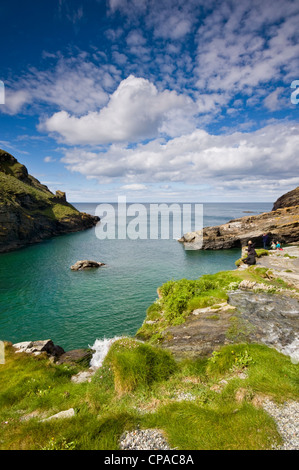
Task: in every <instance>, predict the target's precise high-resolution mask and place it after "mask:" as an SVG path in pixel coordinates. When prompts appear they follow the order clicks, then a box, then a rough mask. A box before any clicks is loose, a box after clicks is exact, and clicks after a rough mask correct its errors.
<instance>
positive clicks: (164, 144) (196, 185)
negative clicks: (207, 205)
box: [0, 0, 299, 202]
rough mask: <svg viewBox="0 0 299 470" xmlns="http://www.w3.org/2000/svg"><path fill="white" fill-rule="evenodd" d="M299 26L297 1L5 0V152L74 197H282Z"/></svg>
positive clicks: (1, 21) (295, 175)
mask: <svg viewBox="0 0 299 470" xmlns="http://www.w3.org/2000/svg"><path fill="white" fill-rule="evenodd" d="M298 25H299V2H298V0H294V1H293V0H271V1H269V0H263V1H262V2H261V1H260V0H258V1H256V0H241V1H240V0H231V1H226V0H217V1H216V0H215V1H214V0H84V1H83V0H44V1H40V0H29V1H28V2H24V1H21V0H9V1H8V0H5V1H2V2H1V4H0V27H1V37H2V40H1V44H0V50H1V54H0V57H1V63H0V80H1V81H2V82H3V83H4V87H5V104H0V147H1V148H3V149H5V150H7V151H9V152H10V153H12V154H13V155H14V156H16V158H18V160H19V161H21V162H22V163H24V164H25V165H26V166H27V167H28V169H29V172H30V173H31V174H33V175H34V176H36V177H37V178H38V179H39V180H40V181H42V182H43V183H44V184H47V185H48V187H49V188H50V189H51V190H52V191H55V190H56V189H60V190H64V191H66V193H67V197H68V200H69V201H73V202H80V201H82V202H83V201H84V202H85V201H91V202H103V201H105V202H113V201H117V197H118V196H123V195H126V196H127V200H128V201H140V202H143V201H158V202H159V201H178V202H180V201H182V202H183V201H189V202H215V201H249V202H250V201H274V200H275V199H276V198H277V197H278V196H280V195H281V194H283V193H284V192H286V191H289V190H291V189H293V188H294V187H296V186H298V185H299V119H298V118H299V103H298V104H296V102H297V101H299V100H294V99H293V100H291V96H292V93H293V98H294V96H295V93H296V89H294V88H291V85H292V83H293V82H294V81H296V80H299V40H298V39H299V28H298ZM297 83H298V85H299V82H297ZM296 96H297V95H296ZM298 98H299V93H298ZM292 101H293V102H292ZM294 101H295V102H294Z"/></svg>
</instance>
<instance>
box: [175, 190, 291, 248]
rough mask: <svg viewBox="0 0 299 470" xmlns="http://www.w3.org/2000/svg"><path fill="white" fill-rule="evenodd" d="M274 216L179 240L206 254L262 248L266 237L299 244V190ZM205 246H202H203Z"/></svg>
mask: <svg viewBox="0 0 299 470" xmlns="http://www.w3.org/2000/svg"><path fill="white" fill-rule="evenodd" d="M275 207H277V209H276V210H272V212H265V213H264V214H260V215H257V216H245V217H241V218H239V219H234V220H231V221H229V222H228V223H226V224H223V225H219V226H215V227H205V228H204V229H203V231H195V232H190V233H186V234H184V235H183V237H182V238H181V239H180V240H179V241H180V242H182V243H184V244H185V246H186V247H189V248H191V249H192V246H194V248H195V247H196V246H199V248H202V249H204V250H208V249H212V250H219V249H228V248H239V247H242V246H245V245H247V242H248V241H249V240H252V241H253V242H254V243H255V244H256V245H257V246H262V236H263V233H267V234H268V235H269V239H270V240H272V239H274V240H275V241H276V240H279V241H280V242H281V243H297V242H299V188H296V189H295V190H294V191H291V192H290V193H287V194H286V195H284V196H282V197H281V198H279V199H278V200H277V201H276V203H275V204H274V208H275ZM201 242H202V244H201Z"/></svg>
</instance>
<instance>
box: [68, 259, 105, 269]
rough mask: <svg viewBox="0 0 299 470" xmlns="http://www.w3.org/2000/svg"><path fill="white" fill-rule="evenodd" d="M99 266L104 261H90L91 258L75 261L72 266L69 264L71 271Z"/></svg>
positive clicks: (103, 264)
mask: <svg viewBox="0 0 299 470" xmlns="http://www.w3.org/2000/svg"><path fill="white" fill-rule="evenodd" d="M100 266H105V263H99V262H98V261H91V260H87V259H85V260H82V261H77V262H76V263H75V264H73V266H71V270H72V271H81V270H82V269H90V268H99V267H100Z"/></svg>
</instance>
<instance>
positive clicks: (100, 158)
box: [62, 123, 299, 197]
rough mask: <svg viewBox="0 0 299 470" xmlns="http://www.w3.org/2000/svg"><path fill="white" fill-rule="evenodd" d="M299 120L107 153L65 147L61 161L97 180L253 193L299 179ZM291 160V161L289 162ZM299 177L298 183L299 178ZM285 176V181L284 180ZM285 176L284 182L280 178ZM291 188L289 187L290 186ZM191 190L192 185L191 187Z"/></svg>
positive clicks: (194, 135)
mask: <svg viewBox="0 0 299 470" xmlns="http://www.w3.org/2000/svg"><path fill="white" fill-rule="evenodd" d="M298 146H299V125H298V123H284V124H281V123H275V124H271V125H268V126H266V127H264V128H262V129H260V130H257V131H254V132H247V133H242V132H234V133H232V134H227V135H212V134H209V133H207V132H205V131H203V130H196V131H194V132H193V133H191V134H188V135H183V136H180V137H176V138H174V139H172V140H169V141H167V142H166V141H165V142H162V141H159V140H155V141H152V142H150V143H148V144H146V145H142V144H139V145H138V146H137V147H136V148H134V149H128V148H124V147H121V146H119V145H118V146H111V147H110V149H109V150H108V151H107V152H105V153H101V152H99V153H96V152H86V151H82V149H76V148H75V149H72V150H65V156H64V158H63V159H62V161H63V162H64V163H65V164H66V166H67V168H68V169H69V170H71V171H77V172H80V173H81V174H83V175H85V176H86V177H88V178H97V179H98V180H99V182H101V180H102V179H104V178H108V179H109V180H110V181H112V180H121V181H123V182H124V183H126V184H129V185H133V184H137V185H140V184H141V185H142V184H147V183H148V182H152V183H154V182H156V183H159V182H160V183H161V184H162V183H167V184H169V183H170V182H172V183H184V184H185V185H190V184H195V185H197V184H203V183H204V184H208V185H210V186H211V187H214V188H216V189H217V191H218V193H219V194H221V188H222V189H223V191H228V190H235V191H244V192H247V191H249V193H250V192H251V193H252V194H254V196H255V197H258V193H259V191H261V194H264V193H265V191H271V187H272V188H277V187H281V184H283V185H285V187H286V189H288V188H290V186H288V181H289V182H291V181H292V185H296V184H298V183H299V177H295V176H294V175H298V174H299V161H298V159H296V158H294V155H295V154H296V152H297V149H298ZM286 162H287V164H286ZM296 181H297V183H296ZM280 182H281V183H280ZM282 182H283V183H282ZM290 189H291V188H290ZM190 191H191V189H190Z"/></svg>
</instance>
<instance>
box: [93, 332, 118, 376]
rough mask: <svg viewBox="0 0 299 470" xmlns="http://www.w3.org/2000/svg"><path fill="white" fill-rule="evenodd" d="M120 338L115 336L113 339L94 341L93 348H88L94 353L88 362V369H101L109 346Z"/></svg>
mask: <svg viewBox="0 0 299 470" xmlns="http://www.w3.org/2000/svg"><path fill="white" fill-rule="evenodd" d="M121 338H122V337H121V336H115V337H114V338H104V339H96V340H95V342H94V344H93V346H89V347H90V348H91V349H92V350H93V351H95V352H94V353H93V356H92V358H91V361H90V367H91V368H92V369H98V368H99V367H101V366H102V364H103V361H104V359H105V357H106V355H107V353H108V351H109V349H110V347H111V345H112V344H113V343H114V342H115V341H117V340H118V339H121Z"/></svg>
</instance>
